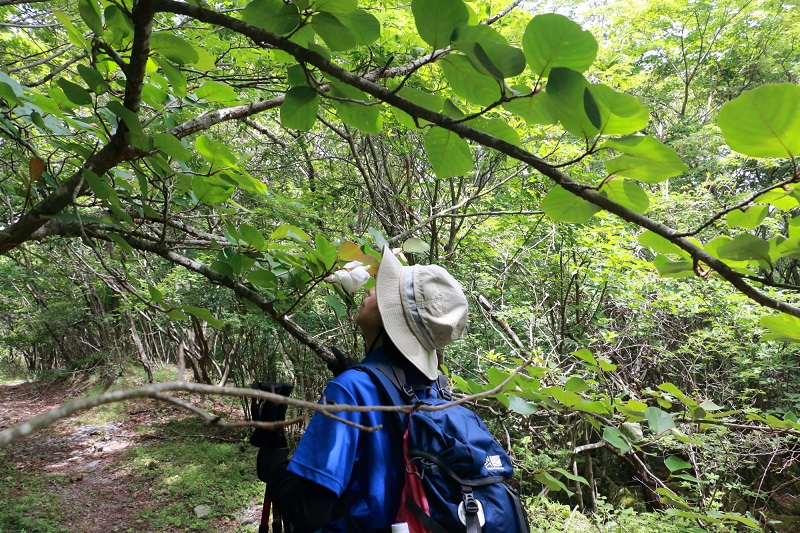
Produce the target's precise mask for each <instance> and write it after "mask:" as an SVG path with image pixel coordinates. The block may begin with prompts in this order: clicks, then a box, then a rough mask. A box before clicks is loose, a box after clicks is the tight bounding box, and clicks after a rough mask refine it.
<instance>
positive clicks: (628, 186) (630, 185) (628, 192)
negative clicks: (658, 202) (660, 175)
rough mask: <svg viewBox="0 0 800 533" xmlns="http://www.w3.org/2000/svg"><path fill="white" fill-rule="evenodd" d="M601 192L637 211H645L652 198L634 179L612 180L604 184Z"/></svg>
mask: <svg viewBox="0 0 800 533" xmlns="http://www.w3.org/2000/svg"><path fill="white" fill-rule="evenodd" d="M600 193H601V194H604V195H605V196H606V198H608V199H609V200H611V201H613V202H615V203H618V204H619V205H621V206H623V207H627V208H628V209H630V210H631V211H634V212H636V213H644V212H645V211H647V208H648V207H650V199H649V198H648V197H647V193H646V192H644V189H642V187H641V186H640V185H639V184H638V183H634V182H633V181H629V180H611V181H608V182H606V183H605V184H603V186H602V187H601V188H600Z"/></svg>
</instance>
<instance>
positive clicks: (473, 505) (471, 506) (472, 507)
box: [461, 488, 480, 514]
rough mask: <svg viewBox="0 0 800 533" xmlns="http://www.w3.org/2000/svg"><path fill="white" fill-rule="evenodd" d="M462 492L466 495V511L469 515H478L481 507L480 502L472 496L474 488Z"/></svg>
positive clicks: (463, 489)
mask: <svg viewBox="0 0 800 533" xmlns="http://www.w3.org/2000/svg"><path fill="white" fill-rule="evenodd" d="M461 492H462V494H463V495H464V510H465V511H467V513H468V514H478V511H480V507H479V506H478V500H476V499H475V496H474V495H473V494H472V488H466V489H465V488H462V489H461Z"/></svg>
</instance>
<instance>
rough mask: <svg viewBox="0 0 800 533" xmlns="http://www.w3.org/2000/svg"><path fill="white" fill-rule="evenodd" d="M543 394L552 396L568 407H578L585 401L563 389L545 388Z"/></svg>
mask: <svg viewBox="0 0 800 533" xmlns="http://www.w3.org/2000/svg"><path fill="white" fill-rule="evenodd" d="M542 393H543V394H547V395H549V396H551V397H552V398H553V399H555V400H557V401H558V402H560V403H561V404H562V405H564V406H566V407H573V406H576V405H578V404H579V403H581V402H582V401H583V398H581V397H580V396H579V395H578V394H576V393H574V392H570V391H568V390H564V389H562V388H561V387H545V388H542Z"/></svg>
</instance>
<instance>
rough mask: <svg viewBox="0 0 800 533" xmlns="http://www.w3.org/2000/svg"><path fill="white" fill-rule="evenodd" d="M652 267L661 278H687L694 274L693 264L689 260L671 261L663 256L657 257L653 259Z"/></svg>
mask: <svg viewBox="0 0 800 533" xmlns="http://www.w3.org/2000/svg"><path fill="white" fill-rule="evenodd" d="M653 266H655V267H656V270H658V275H659V276H661V277H662V278H687V277H691V276H694V274H695V272H694V263H693V262H692V261H691V260H690V259H683V260H680V261H673V260H672V259H670V258H668V257H666V256H664V255H657V256H656V257H655V258H654V259H653Z"/></svg>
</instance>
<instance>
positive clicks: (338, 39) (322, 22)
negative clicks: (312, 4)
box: [311, 11, 356, 52]
mask: <svg viewBox="0 0 800 533" xmlns="http://www.w3.org/2000/svg"><path fill="white" fill-rule="evenodd" d="M311 27H312V28H313V29H314V31H315V32H317V35H319V36H320V37H321V38H322V40H323V41H325V44H326V45H328V48H329V49H330V50H331V51H333V52H340V51H343V50H349V49H351V48H353V47H354V46H355V45H356V36H355V35H354V34H353V32H352V31H350V28H348V27H347V26H345V25H344V24H342V23H341V21H339V19H338V18H336V15H332V14H330V13H327V12H325V11H323V12H321V13H317V14H316V15H314V17H313V18H312V19H311Z"/></svg>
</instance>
